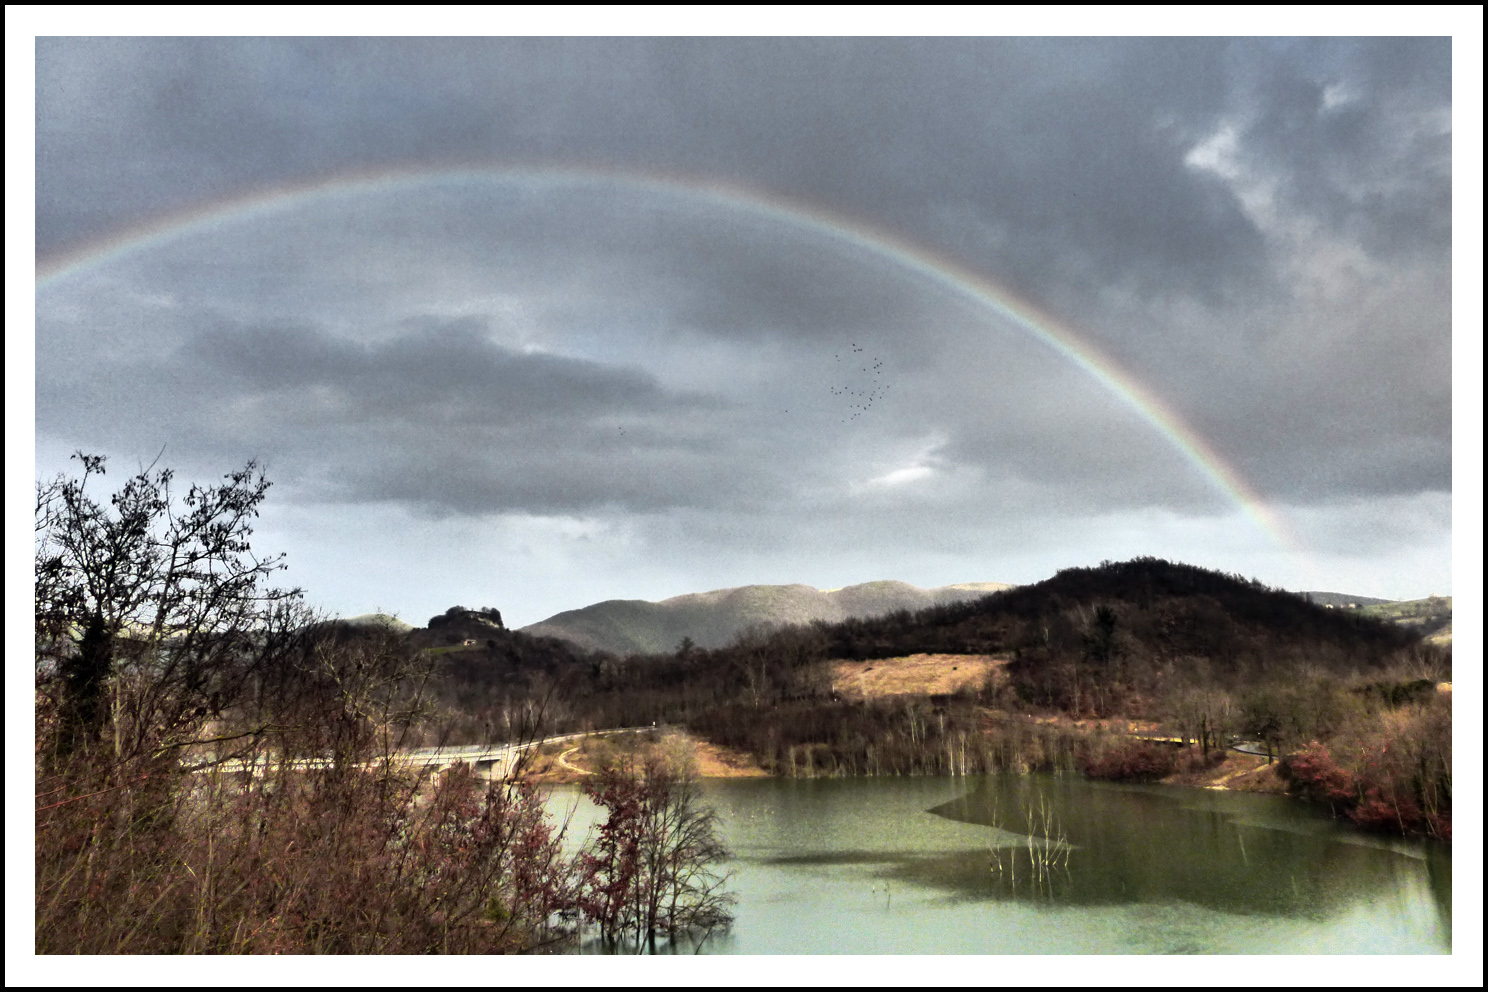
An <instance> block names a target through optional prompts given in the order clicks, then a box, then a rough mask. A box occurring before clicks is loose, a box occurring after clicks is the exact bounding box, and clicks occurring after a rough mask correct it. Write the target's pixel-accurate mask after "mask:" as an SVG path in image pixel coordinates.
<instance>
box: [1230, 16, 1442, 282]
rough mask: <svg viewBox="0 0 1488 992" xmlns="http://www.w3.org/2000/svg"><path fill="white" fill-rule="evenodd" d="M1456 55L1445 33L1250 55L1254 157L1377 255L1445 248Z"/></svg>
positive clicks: (1244, 123)
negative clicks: (1438, 35)
mask: <svg viewBox="0 0 1488 992" xmlns="http://www.w3.org/2000/svg"><path fill="white" fill-rule="evenodd" d="M1451 54H1452V45H1451V41H1450V39H1446V38H1395V39H1381V38H1369V39H1349V40H1344V39H1338V40H1333V41H1328V42H1324V41H1319V40H1302V41H1294V42H1288V43H1276V44H1274V45H1272V46H1262V47H1259V48H1257V49H1254V50H1250V51H1247V52H1246V53H1245V55H1244V56H1243V59H1244V61H1243V63H1240V64H1239V65H1238V66H1237V71H1238V72H1239V73H1240V75H1241V77H1242V79H1243V80H1244V83H1243V89H1244V90H1248V92H1247V93H1246V97H1245V99H1244V100H1243V102H1242V104H1241V106H1240V107H1239V108H1238V109H1239V113H1238V114H1237V115H1236V116H1237V117H1238V118H1239V121H1238V123H1239V124H1240V127H1241V128H1242V133H1243V142H1242V145H1241V147H1242V148H1243V149H1244V152H1243V154H1244V157H1245V158H1246V159H1247V160H1248V161H1249V162H1251V163H1253V164H1254V165H1255V166H1256V167H1258V168H1259V169H1261V170H1264V171H1267V172H1270V173H1272V174H1274V175H1275V176H1276V177H1277V178H1278V179H1280V180H1281V181H1280V182H1279V183H1278V189H1279V192H1280V195H1281V196H1282V197H1283V198H1284V199H1285V200H1286V201H1287V204H1288V206H1289V207H1291V208H1293V209H1298V210H1301V211H1304V212H1305V213H1306V214H1308V215H1310V216H1317V217H1319V218H1321V219H1323V220H1324V221H1325V222H1326V223H1327V224H1328V226H1329V227H1331V228H1333V229H1335V230H1337V231H1338V232H1340V233H1341V234H1343V235H1344V236H1347V237H1349V238H1352V239H1358V240H1359V241H1361V242H1362V243H1363V244H1364V245H1365V246H1366V247H1367V249H1368V250H1369V251H1370V253H1371V254H1378V255H1386V256H1395V255H1398V254H1400V253H1402V252H1408V251H1419V250H1423V249H1424V250H1434V251H1436V252H1438V253H1440V252H1445V251H1446V249H1447V248H1448V247H1449V245H1450V240H1451V223H1452V183H1451V159H1452V134H1451V120H1450V116H1449V110H1450V107H1451V82H1452V60H1451ZM1234 58H1235V60H1236V61H1237V62H1240V59H1241V58H1242V56H1241V55H1240V53H1235V55H1234Z"/></svg>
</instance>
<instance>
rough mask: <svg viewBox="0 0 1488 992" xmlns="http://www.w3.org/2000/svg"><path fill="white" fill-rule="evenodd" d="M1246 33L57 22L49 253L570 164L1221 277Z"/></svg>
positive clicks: (1235, 234) (1048, 261)
mask: <svg viewBox="0 0 1488 992" xmlns="http://www.w3.org/2000/svg"><path fill="white" fill-rule="evenodd" d="M1223 45H1224V43H1222V42H1188V41H1176V40H1156V41H1142V40H1131V41H1128V42H1125V43H1121V44H1115V45H1113V44H1109V43H1104V42H1098V41H1081V40H1078V39H1072V40H1061V41H1038V40H1018V39H1004V40H997V39H982V40H976V39H942V40H915V39H768V40H766V39H670V40H651V39H494V40H488V39H231V38H219V39H40V40H39V42H38V121H39V126H38V152H37V154H38V176H39V177H40V178H39V182H38V232H39V233H38V238H39V251H40V253H41V255H42V256H43V257H45V256H46V255H47V254H49V253H50V252H52V251H54V250H56V249H58V248H60V247H62V246H64V245H66V244H68V243H76V242H77V241H79V240H80V239H83V238H86V237H87V236H89V235H90V234H94V233H101V232H103V231H106V230H107V229H108V228H109V227H112V226H115V225H118V224H121V223H127V222H129V221H131V220H137V219H140V218H143V217H146V216H149V215H150V214H152V213H153V212H156V211H159V210H162V209H168V208H171V207H178V206H187V205H190V204H192V203H196V202H202V201H210V200H212V199H214V198H216V197H219V196H222V195H224V194H227V193H230V192H232V191H235V190H237V189H241V188H244V187H252V186H254V185H261V184H265V183H274V182H278V181H281V180H284V179H302V178H306V177H310V176H314V175H318V174H321V173H323V172H327V171H334V170H337V169H347V168H362V167H368V166H388V165H402V164H407V163H439V162H462V161H471V160H476V161H495V162H515V163H524V162H539V163H541V162H550V161H558V162H567V163H579V164H598V165H618V166H622V167H630V168H639V169H664V170H681V171H683V172H691V173H694V174H698V175H703V176H711V177H718V178H723V179H735V180H739V181H743V182H747V183H750V184H754V185H762V186H765V187H768V188H773V189H775V190H777V191H780V192H784V193H787V194H792V195H797V196H801V197H804V198H806V199H810V200H814V201H816V202H820V203H824V204H827V205H829V206H831V207H833V208H836V209H839V210H842V211H844V212H847V213H849V214H852V215H858V216H866V217H870V218H876V219H877V220H878V222H879V223H885V222H887V223H889V224H891V225H893V226H896V227H900V228H901V229H905V230H909V231H912V232H915V233H917V234H919V235H921V236H924V237H927V238H931V239H934V240H937V241H941V242H943V243H945V244H947V246H948V247H950V248H951V249H952V250H953V251H955V252H956V253H957V254H958V255H961V256H962V257H963V258H964V260H966V261H967V262H969V263H971V264H974V265H979V266H985V267H988V268H992V269H995V270H997V271H1000V272H1001V273H1002V274H1004V275H1009V276H1012V277H1014V278H1018V279H1021V280H1027V281H1030V282H1032V283H1034V284H1038V283H1041V282H1044V281H1047V279H1048V276H1049V273H1050V272H1051V271H1053V272H1055V273H1060V272H1063V274H1065V275H1066V276H1070V275H1076V276H1083V277H1085V278H1088V274H1087V273H1081V272H1078V271H1071V270H1079V269H1081V268H1084V269H1087V270H1093V271H1096V272H1099V273H1101V274H1102V275H1116V276H1118V277H1123V278H1132V279H1137V280H1139V281H1141V282H1142V283H1144V284H1147V285H1153V284H1154V283H1155V282H1158V281H1160V283H1161V284H1162V285H1164V286H1166V287H1169V288H1170V289H1171V288H1173V287H1182V286H1188V287H1190V288H1200V289H1202V288H1205V287H1208V288H1216V287H1218V286H1220V285H1222V283H1223V281H1224V280H1226V279H1228V278H1233V277H1237V276H1243V275H1245V274H1247V273H1250V272H1253V270H1254V269H1255V267H1256V266H1257V264H1258V261H1259V255H1258V253H1259V249H1260V245H1259V241H1258V240H1257V237H1256V235H1255V232H1254V231H1253V230H1251V229H1249V225H1248V223H1247V221H1246V220H1245V218H1244V216H1243V215H1242V214H1240V213H1239V212H1238V211H1237V210H1236V209H1235V206H1234V204H1233V202H1232V200H1231V199H1230V198H1229V197H1227V196H1226V194H1225V191H1224V190H1223V189H1222V188H1219V187H1217V186H1216V184H1214V183H1213V182H1212V181H1211V180H1210V179H1209V178H1208V177H1205V176H1202V175H1196V174H1194V173H1193V172H1192V171H1191V170H1187V169H1185V168H1184V166H1183V155H1184V153H1185V152H1186V150H1187V148H1188V147H1190V146H1191V144H1192V143H1193V142H1194V141H1196V140H1198V138H1200V137H1202V136H1203V134H1204V133H1206V131H1207V130H1208V129H1210V128H1211V127H1212V125H1213V124H1214V122H1215V120H1216V119H1217V118H1218V115H1220V114H1221V113H1222V112H1223V111H1224V110H1225V109H1226V105H1225V104H1226V99H1227V86H1226V80H1225V76H1224V69H1223V62H1224V60H1223V59H1222V58H1220V57H1219V55H1220V53H1221V52H1222V49H1223ZM957 239H959V243H958V240H957ZM1055 263H1057V264H1055ZM1051 265H1053V266H1054V268H1053V269H1052V270H1051ZM1040 273H1043V276H1042V277H1041V278H1040V277H1039V274H1040ZM1159 276H1160V280H1159Z"/></svg>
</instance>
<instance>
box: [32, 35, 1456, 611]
mask: <svg viewBox="0 0 1488 992" xmlns="http://www.w3.org/2000/svg"><path fill="white" fill-rule="evenodd" d="M558 30H562V29H561V28H558ZM35 52H36V64H35V78H36V118H35V119H36V132H35V137H36V159H35V160H36V177H35V209H36V214H35V216H36V231H35V239H36V260H37V273H38V274H37V282H36V286H37V289H36V352H35V361H36V458H37V468H36V471H37V473H38V476H40V477H47V476H50V475H52V474H54V473H56V472H57V471H61V470H64V469H66V468H67V465H68V461H67V458H68V455H69V454H70V453H71V452H72V451H74V450H76V449H82V450H85V451H90V452H100V453H105V454H107V455H109V456H110V459H111V461H110V465H111V466H112V472H111V477H113V476H114V475H122V474H123V473H124V472H126V471H128V470H131V469H134V468H137V467H138V466H139V465H141V464H148V463H150V462H152V461H153V460H154V459H155V458H156V456H157V454H159V453H160V451H161V449H162V448H164V454H163V456H161V464H166V465H170V466H172V467H174V468H175V469H176V470H177V473H178V475H179V476H180V477H181V478H183V479H209V478H213V477H215V476H218V475H220V474H222V473H224V472H226V471H228V470H230V469H232V468H234V467H237V466H240V465H242V464H243V463H244V462H245V461H247V460H248V459H250V458H256V459H259V460H260V461H262V462H263V463H264V464H265V465H266V466H267V469H268V473H269V476H270V478H271V479H272V480H273V481H274V483H275V486H274V488H273V490H272V491H271V496H270V500H269V505H268V506H267V508H266V512H265V514H264V517H263V519H262V521H261V526H260V527H259V530H258V533H257V534H256V536H255V539H256V545H257V546H258V547H260V548H261V549H262V550H264V551H285V552H287V553H288V555H289V562H290V564H291V569H290V571H289V573H288V574H287V576H286V579H287V581H289V582H292V583H294V584H299V585H302V586H304V587H305V588H306V590H307V592H308V594H309V597H310V599H311V601H312V602H314V603H316V604H318V605H320V606H322V607H324V608H326V609H329V610H333V611H337V612H341V613H347V614H354V613H361V612H365V611H367V610H371V609H373V608H381V609H384V610H388V611H392V612H397V613H398V614H399V615H401V616H403V617H405V618H406V619H410V620H413V621H415V622H422V621H423V620H425V619H426V618H427V617H428V616H429V615H431V614H432V613H435V612H439V611H442V610H443V609H444V608H446V607H447V606H449V605H451V604H454V603H462V604H465V605H469V606H482V605H492V606H496V607H498V608H500V609H501V610H502V611H503V613H504V614H505V615H506V619H507V621H508V623H509V624H511V625H521V624H526V623H532V622H535V621H537V620H540V619H542V618H544V617H546V616H548V615H551V614H552V613H555V612H558V611H560V610H564V609H571V608H575V607H579V606H583V605H586V604H588V603H591V602H595V601H598V600H602V599H609V598H642V599H660V598H663V597H666V596H671V595H677V594H680V593H685V592H693V591H700V590H704V589H711V588H719V587H724V586H733V585H741V584H745V583H752V582H781V583H783V582H804V583H807V584H810V585H814V586H818V587H822V588H830V587H836V586H842V585H847V584H851V583H855V582H863V581H868V580H872V579H880V578H895V579H902V580H905V581H909V582H913V583H916V584H918V585H922V586H932V585H940V584H945V583H952V582H969V581H1004V582H1029V581H1037V580H1039V579H1042V578H1045V577H1047V576H1048V575H1050V574H1052V573H1053V572H1054V571H1055V570H1056V569H1058V568H1061V567H1066V566H1070V565H1089V564H1094V563H1097V562H1099V561H1100V560H1102V559H1106V558H1112V559H1119V558H1126V557H1131V556H1134V555H1139V554H1154V555H1159V556H1163V557H1168V558H1173V559H1177V560H1182V561H1187V562H1192V563H1195V564H1199V565H1204V566H1207V567H1213V568H1219V569H1224V570H1226V571H1234V572H1241V573H1244V574H1246V575H1250V576H1255V577H1258V578H1260V579H1262V580H1263V581H1266V582H1268V583H1272V584H1275V585H1282V586H1286V587H1288V588H1294V589H1305V588H1312V589H1335V590H1339V591H1344V592H1353V593H1358V594H1361V595H1374V596H1384V597H1391V598H1415V597H1419V596H1425V595H1427V594H1429V593H1438V594H1441V593H1450V592H1451V591H1452V485H1453V460H1452V441H1453V429H1452V401H1453V390H1452V328H1451V324H1452V294H1451V289H1452V281H1451V275H1452V251H1451V248H1452V243H1451V242H1452V231H1453V198H1452V179H1453V175H1452V143H1453V102H1452V68H1453V47H1452V41H1451V40H1450V39H1430V38H1412V39H1390V38H1369V39H1309V40H1292V39H1286V38H1268V39H1260V40H1253V39H1225V38H1219V39H1205V40H1187V39H1182V38H1160V39H1138V38H1118V39H1109V40H1102V39H1067V38H1066V39H1034V38H1023V39H996V38H980V39H979V38H944V39H903V38H892V37H885V38H856V39H828V38H811V39H789V38H776V39H732V38H717V39H708V38H673V39H647V38H574V39H550V38H496V39H490V38H450V39H406V38H396V37H388V38H361V39H349V38H330V39H320V40H317V39H303V38H266V39H241V38H191V39H181V38H140V37H130V38H65V37H55V38H46V37H44V38H38V39H37V41H36V47H35ZM1479 57H1480V53H1479Z"/></svg>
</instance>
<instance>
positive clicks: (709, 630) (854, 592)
mask: <svg viewBox="0 0 1488 992" xmlns="http://www.w3.org/2000/svg"><path fill="white" fill-rule="evenodd" d="M1010 588H1012V586H1011V585H1009V584H1008V583H1005V582H965V583H959V584H957V585H949V586H939V587H937V588H934V589H921V588H920V587H919V586H913V585H910V584H909V583H908V582H897V581H893V580H886V581H880V582H864V583H861V584H859V585H854V586H847V587H845V588H842V589H833V590H821V589H816V588H813V587H812V586H808V585H783V586H770V585H754V586H738V587H735V588H732V589H715V590H713V591H711V592H699V593H688V594H686V595H682V596H673V597H672V598H670V599H664V600H662V601H661V602H659V603H655V602H650V601H648V600H643V599H611V600H606V601H605V602H603V603H595V604H593V605H592V606H585V607H583V608H582V609H577V610H567V611H565V612H563V613H559V614H556V615H555V616H551V617H549V618H548V619H546V620H542V621H539V622H538V623H534V624H530V625H528V626H526V627H523V628H521V631H522V633H525V634H533V635H536V636H545V637H558V638H562V639H563V640H566V641H569V642H571V643H573V644H577V645H579V646H580V647H583V648H588V649H590V650H596V651H610V652H613V653H615V654H659V653H663V652H668V651H675V650H676V649H677V645H678V644H680V643H681V641H682V639H683V638H690V639H691V640H692V642H693V643H694V644H696V645H697V646H698V647H701V648H719V647H723V646H725V645H727V644H729V643H730V642H731V641H733V640H734V638H736V637H737V636H738V635H739V634H740V633H742V632H743V631H744V630H746V629H748V628H750V627H753V626H764V627H780V626H784V625H787V624H805V623H811V622H813V621H816V620H824V621H826V622H828V623H835V622H837V621H841V620H847V619H851V618H855V617H873V616H881V615H883V614H885V613H894V612H896V611H898V610H923V609H925V608H926V607H930V606H942V605H946V604H949V603H960V602H964V601H966V600H971V599H979V598H980V597H982V596H987V595H990V594H992V593H994V592H1000V591H1001V590H1003V589H1010Z"/></svg>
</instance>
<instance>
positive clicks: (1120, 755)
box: [1081, 738, 1179, 782]
mask: <svg viewBox="0 0 1488 992" xmlns="http://www.w3.org/2000/svg"><path fill="white" fill-rule="evenodd" d="M1178 757H1179V756H1178V752H1177V749H1176V748H1172V747H1169V746H1167V745H1164V744H1154V743H1152V742H1151V741H1143V740H1137V739H1135V738H1129V739H1126V740H1122V741H1114V742H1111V743H1109V744H1107V745H1106V746H1105V747H1101V748H1097V747H1092V748H1091V749H1090V750H1089V751H1087V753H1086V755H1085V759H1084V761H1083V762H1082V764H1081V767H1082V769H1083V770H1084V772H1085V774H1086V775H1088V776H1090V777H1091V778H1098V779H1106V780H1108V781H1112V782H1155V781H1157V780H1158V779H1162V778H1167V777H1168V776H1169V775H1171V774H1173V772H1174V771H1176V770H1177V768H1178Z"/></svg>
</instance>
